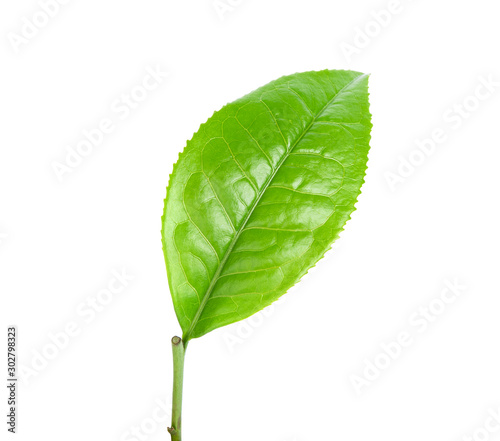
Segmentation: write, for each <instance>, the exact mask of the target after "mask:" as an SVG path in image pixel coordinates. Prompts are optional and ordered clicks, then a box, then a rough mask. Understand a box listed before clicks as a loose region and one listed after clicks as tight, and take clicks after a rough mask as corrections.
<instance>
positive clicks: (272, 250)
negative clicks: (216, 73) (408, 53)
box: [162, 70, 372, 342]
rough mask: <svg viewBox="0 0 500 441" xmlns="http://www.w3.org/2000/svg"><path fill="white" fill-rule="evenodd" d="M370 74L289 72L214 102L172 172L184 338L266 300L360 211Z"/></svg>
mask: <svg viewBox="0 0 500 441" xmlns="http://www.w3.org/2000/svg"><path fill="white" fill-rule="evenodd" d="M367 89H368V77H367V76H366V75H364V74H361V73H359V72H352V71H340V70H324V71H319V72H305V73H298V74H294V75H289V76H285V77H282V78H279V79H278V80H276V81H273V82H271V83H269V84H267V85H265V86H263V87H261V88H260V89H257V90H255V91H253V92H251V93H249V94H248V95H246V96H244V97H243V98H240V99H238V100H236V101H234V102H232V103H230V104H227V105H226V106H224V107H223V108H222V109H221V110H219V111H218V112H215V113H214V114H213V115H212V117H211V118H209V119H208V121H207V122H206V123H204V124H202V125H201V127H200V129H199V131H198V132H197V133H195V134H194V135H193V138H192V139H191V140H190V141H188V143H187V145H186V148H185V149H184V151H183V152H182V153H181V154H180V156H179V160H178V161H177V163H176V164H175V166H174V171H173V173H172V175H171V177H170V182H169V185H168V188H167V197H166V199H165V211H164V215H163V218H162V221H163V229H162V239H163V250H164V254H165V260H166V266H167V273H168V281H169V285H170V290H171V293H172V299H173V302H174V307H175V312H176V315H177V318H178V320H179V323H180V325H181V327H182V330H183V333H184V334H183V339H184V341H186V342H187V341H188V340H189V339H191V338H196V337H200V336H202V335H204V334H206V333H207V332H210V331H212V330H214V329H216V328H218V327H221V326H224V325H228V324H230V323H233V322H236V321H238V320H242V319H244V318H246V317H249V316H250V315H252V314H254V313H255V312H257V311H259V310H261V309H263V308H264V307H266V306H268V305H270V304H271V303H272V302H274V301H275V300H277V299H278V298H279V297H280V296H281V295H283V294H284V293H285V292H286V291H287V290H288V289H289V288H290V287H292V286H293V285H294V284H295V283H297V282H298V281H299V280H300V278H301V277H302V276H303V275H304V274H306V273H307V271H308V270H309V268H311V267H312V266H314V265H315V264H316V262H317V261H318V260H319V259H321V257H323V255H324V253H325V252H326V251H327V250H328V249H329V248H330V246H331V244H332V242H333V241H334V240H335V239H336V238H337V237H338V235H339V233H340V232H341V231H342V229H343V227H344V225H345V223H346V222H347V220H348V219H349V218H350V214H351V213H352V211H353V210H354V204H355V202H356V199H357V197H358V195H359V193H360V188H361V185H362V184H363V182H364V181H363V177H364V174H365V170H366V162H367V154H368V150H369V140H370V129H371V126H372V125H371V122H370V117H371V115H370V112H369V109H368V90H367Z"/></svg>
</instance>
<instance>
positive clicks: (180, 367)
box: [168, 336, 186, 441]
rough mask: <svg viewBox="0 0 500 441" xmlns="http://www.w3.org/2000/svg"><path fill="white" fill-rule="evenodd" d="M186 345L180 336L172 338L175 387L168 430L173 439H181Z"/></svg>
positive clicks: (177, 440)
mask: <svg viewBox="0 0 500 441" xmlns="http://www.w3.org/2000/svg"><path fill="white" fill-rule="evenodd" d="M185 353H186V345H185V344H184V342H183V341H182V339H181V338H180V337H177V336H176V337H174V338H172V354H173V359H174V387H173V393H172V427H169V428H168V431H169V433H170V435H171V437H172V441H181V416H182V383H183V377H184V354H185Z"/></svg>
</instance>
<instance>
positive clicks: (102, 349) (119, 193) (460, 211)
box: [0, 0, 500, 441]
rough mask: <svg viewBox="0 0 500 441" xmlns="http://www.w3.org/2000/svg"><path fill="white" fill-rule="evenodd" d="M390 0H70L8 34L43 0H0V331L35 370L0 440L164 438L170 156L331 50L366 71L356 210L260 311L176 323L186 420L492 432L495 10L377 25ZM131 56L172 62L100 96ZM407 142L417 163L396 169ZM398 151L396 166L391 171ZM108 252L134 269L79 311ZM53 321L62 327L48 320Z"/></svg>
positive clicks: (317, 435) (333, 56) (499, 378)
mask: <svg viewBox="0 0 500 441" xmlns="http://www.w3.org/2000/svg"><path fill="white" fill-rule="evenodd" d="M230 1H232V4H233V5H234V6H231V4H230V3H229V2H230ZM389 3H390V2H389V1H388V0H376V1H368V0H364V1H352V0H341V1H335V2H334V1H327V0H324V1H320V0H308V1H307V2H306V1H298V0H293V1H292V0H280V1H265V0H243V1H239V2H237V1H236V0H222V1H221V2H220V4H219V13H218V12H217V11H216V8H215V7H214V4H213V2H212V0H195V1H181V0H176V1H165V0H163V1H160V0H149V1H141V2H139V1H124V0H108V1H102V0H100V1H98V0H86V1H81V0H72V1H67V4H65V5H63V6H60V8H59V11H57V13H54V14H53V15H54V17H51V18H49V20H48V22H47V23H46V25H45V26H43V27H40V29H38V31H37V29H35V32H36V35H32V36H30V38H26V40H22V41H23V42H22V43H19V40H16V37H14V36H13V34H16V35H17V36H18V37H22V38H25V37H23V27H24V28H25V29H24V31H26V28H29V26H28V25H26V21H25V19H26V20H29V21H32V20H33V19H34V17H36V18H37V19H38V20H41V22H42V23H43V13H42V15H40V14H39V15H36V14H38V13H39V11H41V10H42V9H41V7H40V5H39V4H38V3H37V2H36V1H34V0H16V1H3V2H2V6H1V7H0V32H1V35H2V43H1V45H0V56H1V59H2V68H1V70H0V97H1V98H0V100H1V112H2V114H1V127H2V128H1V130H0V145H1V157H0V191H1V193H0V207H1V211H0V234H1V236H0V237H1V239H0V240H1V243H0V266H1V273H0V290H1V294H2V296H1V298H2V305H1V312H0V314H1V318H2V321H1V324H2V328H1V332H2V333H4V332H5V333H6V327H7V326H8V325H10V324H14V325H16V326H17V327H18V345H19V346H18V351H19V352H18V356H19V363H20V365H22V366H23V369H24V368H26V369H31V371H30V370H28V371H27V372H28V374H25V375H23V376H22V379H23V381H22V382H21V383H20V385H19V389H18V395H19V407H18V434H17V435H16V436H15V437H14V436H10V434H8V433H7V431H6V428H7V427H6V425H5V423H4V422H2V428H1V433H2V435H1V438H2V439H7V436H10V438H12V439H14V438H15V439H17V440H22V441H33V440H40V439H41V440H51V441H62V440H64V441H66V440H69V439H70V440H72V441H80V440H82V441H83V440H90V439H91V440H95V441H99V440H103V441H104V440H106V441H110V440H111V441H113V440H116V441H120V440H122V441H132V440H139V441H146V440H167V439H169V435H168V433H167V431H166V429H167V426H168V425H169V421H167V418H166V417H165V412H164V410H163V409H162V407H161V403H164V402H170V393H171V381H172V369H171V353H170V338H171V337H172V336H173V335H175V334H177V333H178V332H179V326H178V324H177V321H176V318H175V315H174V311H173V307H172V304H171V300H170V297H169V290H168V284H167V278H166V273H165V265H164V260H163V255H162V250H161V240H160V224H161V222H160V216H161V213H162V208H163V198H164V195H165V187H166V185H167V182H168V176H169V174H170V172H171V170H172V164H173V163H174V162H175V161H176V158H177V155H178V153H179V151H181V150H182V148H183V147H184V145H185V142H186V139H188V138H190V137H191V135H192V133H193V132H194V131H196V129H197V128H198V126H199V124H200V123H202V122H204V121H205V120H206V119H207V118H208V117H209V116H210V115H211V114H212V112H213V111H214V110H217V109H219V108H220V107H221V106H222V105H224V104H225V103H226V102H228V101H232V100H234V99H236V98H239V97H240V96H242V95H244V94H246V93H247V92H249V91H251V90H253V89H255V88H257V87H259V86H261V85H263V84H265V83H267V82H268V81H271V80H273V79H275V78H278V77H280V76H282V75H285V74H291V73H294V72H299V71H307V70H319V69H325V68H328V69H342V68H344V69H346V68H347V69H354V70H360V71H363V72H369V73H371V74H372V75H371V79H370V93H371V95H370V99H371V111H372V113H373V123H374V128H373V133H372V135H373V137H372V142H371V151H370V160H369V167H368V172H367V177H366V183H365V185H364V187H363V194H362V195H361V197H360V199H359V202H358V204H357V211H356V212H355V213H354V215H353V218H352V220H351V221H350V222H349V223H348V225H347V228H346V231H345V232H344V233H343V234H342V236H341V238H340V239H339V240H338V241H337V242H336V244H335V246H334V250H333V252H332V253H330V254H329V255H328V256H327V258H325V259H324V260H323V261H321V262H320V264H319V265H318V266H317V268H316V269H315V270H314V271H312V272H311V274H310V275H309V276H307V277H306V278H305V279H304V280H303V281H302V282H301V283H300V284H299V285H298V286H297V287H296V288H294V289H293V291H292V292H291V293H290V294H288V295H286V296H285V297H284V298H283V301H280V302H278V303H277V304H275V306H274V308H271V310H270V311H268V312H267V314H266V315H263V314H260V315H258V316H256V317H255V318H254V320H253V321H248V320H247V321H246V322H243V325H242V323H240V324H235V325H232V326H229V327H226V328H222V329H219V330H217V331H214V332H212V333H210V334H209V335H207V336H205V337H203V338H202V339H199V340H194V341H192V343H191V344H190V346H189V350H188V353H187V359H186V373H185V395H184V399H185V402H184V412H183V415H184V439H185V441H200V440H217V441H226V440H227V441H234V440H238V441H250V440H252V441H254V440H262V441H271V440H272V441H317V440H331V441H336V440H342V441H351V440H353V441H354V440H356V441H358V440H366V439H384V440H386V441H401V440H405V441H417V440H418V441H421V440H424V439H425V440H427V441H438V440H439V441H443V440H444V441H445V440H450V441H452V440H461V439H462V438H463V437H464V436H465V437H466V438H464V439H470V438H467V436H472V435H474V433H475V435H476V439H477V440H482V439H487V437H490V435H491V438H492V439H493V438H495V437H496V439H499V438H498V437H499V436H500V433H490V432H488V430H487V429H484V426H485V424H487V425H488V423H490V424H489V425H488V427H489V430H490V431H491V430H493V429H496V428H497V426H496V425H492V424H493V420H492V419H488V415H489V414H490V413H493V414H494V413H495V412H497V410H498V408H499V405H500V375H499V372H500V356H499V344H498V337H499V335H500V321H499V320H498V317H499V308H500V298H499V281H498V264H499V252H498V250H499V249H500V234H499V228H498V226H499V223H500V214H499V210H498V190H499V181H498V180H499V161H500V149H499V147H500V145H499V141H498V127H499V116H500V115H499V106H500V84H499V83H498V81H500V61H499V57H498V44H499V42H500V27H499V26H498V16H499V12H500V10H499V7H498V3H497V2H495V1H493V0H476V1H475V2H457V1H456V0H455V1H452V0H440V1H431V0H419V1H417V0H414V1H409V0H401V1H400V3H399V6H398V7H397V8H396V9H397V11H399V12H397V13H390V15H389V18H387V14H383V13H382V15H380V14H378V16H379V20H381V18H380V17H382V18H384V17H385V18H384V19H385V22H384V25H383V26H381V25H377V24H374V23H376V22H375V21H374V20H375V19H374V15H373V14H375V15H377V14H376V13H377V12H380V11H381V10H382V9H384V10H387V9H388V7H389ZM223 4H226V5H229V6H227V7H226V9H223ZM393 6H394V4H393V3H392V2H391V7H393ZM389 19H390V23H387V21H388V20H389ZM31 31H33V29H31ZM365 31H366V32H369V33H370V34H371V36H369V37H365V40H364V41H363V37H361V36H360V35H361V34H360V32H365ZM30 35H31V34H30ZM355 38H356V40H355ZM366 38H367V40H366ZM13 41H17V42H18V44H15V43H13ZM356 43H357V44H358V47H356V46H355V44H356ZM347 45H351V46H347ZM360 46H364V47H362V48H361V47H360ZM346 48H350V49H351V53H350V54H349V53H348V52H349V51H347V49H346ZM353 48H354V49H355V51H354V52H355V53H353V52H352V50H353ZM158 66H159V67H158ZM147 68H149V69H158V68H160V70H163V71H168V72H169V75H168V77H166V78H164V79H163V80H162V83H161V84H160V85H158V87H157V88H155V89H154V90H152V91H150V92H148V94H147V97H145V99H144V101H142V102H140V103H139V104H138V105H137V107H136V108H135V109H133V111H131V112H130V115H127V117H124V113H125V111H123V113H119V112H117V111H116V108H115V110H113V109H112V107H111V106H112V105H113V103H114V102H115V101H116V100H117V99H118V100H119V99H120V96H121V95H122V94H123V93H129V91H130V90H131V89H132V88H134V87H135V86H138V85H141V83H142V81H143V79H144V77H145V76H146V75H147V71H146V69H147ZM488 78H490V80H492V79H493V85H492V86H490V89H491V91H490V92H489V93H486V92H487V89H485V88H484V87H479V85H480V84H481V81H488ZM481 79H482V80H481ZM495 79H496V80H497V82H496V83H495V81H494V80H495ZM137 93H139V92H137ZM478 96H479V98H478ZM115 105H116V103H115ZM464 105H465V107H464V108H466V109H468V110H466V115H467V116H466V117H465V116H462V117H457V115H458V113H456V112H458V111H459V110H458V109H459V107H457V106H464ZM446 115H447V116H446ZM464 115H465V114H464ZM121 117H122V119H120V118H121ZM103 118H109V119H111V120H112V121H113V123H114V131H113V132H112V133H110V134H108V135H106V136H105V137H104V140H103V142H102V143H101V144H100V145H98V146H96V147H95V148H94V150H93V152H92V153H91V154H89V155H88V156H86V157H85V158H83V160H82V161H81V164H79V165H78V166H76V167H74V168H72V171H71V172H67V173H64V176H63V179H62V181H60V180H58V178H57V176H56V173H55V172H54V169H53V166H54V163H55V162H58V163H62V164H64V162H65V156H66V154H67V147H68V146H69V147H71V148H75V146H76V145H77V144H78V143H79V142H80V141H81V140H82V139H84V138H83V134H82V133H83V130H92V129H95V128H97V127H98V125H99V123H100V121H101V119H103ZM436 129H441V130H442V132H441V135H440V140H441V141H443V138H446V139H445V140H444V141H443V142H438V143H436V145H435V148H434V151H433V152H431V153H430V154H428V155H426V156H422V154H420V153H419V150H418V147H417V145H416V141H417V140H423V139H426V138H429V137H431V136H432V135H433V131H434V130H436ZM443 133H444V135H443ZM429 145H430V144H429ZM410 158H411V160H412V161H413V162H414V163H415V161H416V162H418V163H419V165H416V166H411V164H410V166H411V167H412V168H413V170H410V171H408V170H406V172H405V170H404V169H403V168H402V166H401V164H402V163H403V162H404V161H408V160H409V159H410ZM419 161H420V162H419ZM398 167H399V168H400V169H401V170H402V172H403V174H404V175H405V177H402V176H401V175H399V179H398V181H397V183H396V185H392V186H391V185H390V184H389V182H388V179H392V181H393V182H394V176H398V173H399V172H398ZM407 168H408V165H407ZM390 173H392V175H391V174H390ZM123 268H124V269H125V271H126V272H127V273H128V274H131V275H132V276H133V277H134V279H133V280H132V281H130V282H129V283H128V285H127V286H126V287H125V288H123V289H122V290H121V292H120V293H117V294H116V295H114V297H113V298H112V300H111V301H110V302H109V303H108V304H106V305H104V306H102V305H100V308H102V311H100V312H99V313H96V314H95V316H93V317H92V320H90V318H91V317H90V313H88V312H87V314H86V315H85V314H84V313H83V311H88V310H89V306H87V305H86V302H88V301H92V300H91V299H92V298H95V297H96V296H97V295H98V293H99V292H100V291H101V290H103V289H105V288H106V287H107V285H108V282H109V281H110V280H111V279H112V278H113V277H114V276H113V274H112V271H113V270H116V271H122V269H123ZM455 279H456V281H458V283H459V284H460V285H463V286H466V288H465V289H463V290H462V291H461V295H460V297H459V298H457V299H456V301H454V302H452V303H450V304H446V305H445V307H444V310H440V313H439V314H436V315H435V316H433V317H432V318H433V319H434V321H433V322H432V323H427V324H428V326H427V328H426V329H425V331H424V332H421V331H422V329H421V327H417V326H416V325H415V323H413V324H412V322H411V317H413V319H415V314H419V308H420V307H422V306H426V305H428V304H429V303H430V302H432V301H433V299H435V298H439V296H440V295H441V293H442V291H443V289H445V286H446V285H445V284H446V283H447V281H448V282H454V281H455ZM439 302H440V301H439V300H437V301H434V303H433V305H434V308H438V309H439V307H440V303H439ZM98 306H99V305H98ZM441 306H442V303H441ZM86 320H87V321H88V322H87V321H86ZM71 323H73V325H71ZM68 324H69V326H70V327H71V326H76V328H77V330H78V332H79V334H78V335H77V336H72V337H67V338H64V337H63V336H61V334H60V333H61V332H62V331H63V330H64V329H65V327H66V326H68ZM421 326H422V327H423V326H424V325H423V324H422V325H421ZM400 332H408V333H409V334H410V335H411V338H412V344H411V345H409V346H408V347H405V348H404V349H402V350H401V351H400V353H399V354H398V355H397V356H396V357H395V359H393V360H390V365H389V366H388V367H385V369H383V370H381V372H379V374H378V377H377V378H375V379H373V381H370V382H369V385H364V386H363V387H362V388H361V390H360V391H359V392H360V393H357V392H358V391H357V389H356V388H355V387H354V385H353V378H354V377H353V375H357V376H358V377H359V378H362V377H363V375H364V373H363V371H364V370H365V368H366V365H367V363H370V362H373V361H374V360H375V358H376V357H378V362H379V364H380V363H382V364H383V362H384V360H385V361H387V359H386V358H384V357H383V356H380V354H381V353H383V352H382V348H381V344H383V343H386V344H388V343H389V342H391V341H394V340H396V339H397V338H398V335H399V334H400ZM51 336H52V337H54V336H59V339H60V340H59V341H60V346H61V348H60V349H58V348H56V347H55V346H53V344H52V343H51ZM2 341H3V342H4V343H3V344H5V341H6V336H5V337H2ZM54 348H55V349H56V350H55V352H54ZM2 352H4V354H5V353H6V349H5V348H3V350H2ZM44 353H45V354H48V355H49V356H50V358H51V359H50V360H47V359H45V362H44V361H43V360H41V357H44V355H43V354H44ZM2 360H3V361H2V372H5V371H4V370H3V369H6V368H5V367H4V366H5V357H2ZM35 360H36V361H35ZM33 363H34V364H33ZM19 368H20V369H21V366H19ZM3 375H5V374H2V376H3ZM20 376H21V373H20ZM374 376H376V374H374ZM2 390H4V392H2V394H1V400H2V409H4V408H5V411H6V400H7V395H6V388H5V386H4V385H2ZM159 403H160V407H159ZM164 406H165V405H164ZM169 406H170V404H168V405H167V406H166V407H169ZM2 415H6V414H2ZM161 419H163V420H164V421H161V422H160V420H161ZM2 420H3V421H5V420H6V418H5V417H3V418H2ZM134 427H135V429H134ZM134 430H135V433H136V435H133V434H132V433H133V431H134ZM146 432H147V433H146ZM6 434H7V435H6ZM4 436H6V438H4ZM10 438H9V439H10Z"/></svg>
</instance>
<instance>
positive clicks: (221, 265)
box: [182, 74, 366, 344]
mask: <svg viewBox="0 0 500 441" xmlns="http://www.w3.org/2000/svg"><path fill="white" fill-rule="evenodd" d="M365 76H366V75H365V74H361V75H358V76H357V77H356V78H354V79H353V80H351V81H350V82H349V83H347V84H346V85H345V86H344V87H342V89H340V90H339V91H338V92H337V93H336V94H335V95H334V96H333V97H332V98H331V99H330V100H329V101H328V102H327V103H326V104H325V105H324V107H323V108H322V109H321V110H320V111H319V112H318V114H317V115H316V116H315V117H314V118H313V119H312V120H311V122H310V123H309V125H308V126H307V127H306V128H305V129H304V131H303V132H302V134H301V135H300V136H299V137H298V138H297V140H296V141H295V142H294V143H293V145H292V146H291V148H290V149H288V150H287V152H286V153H285V155H283V158H282V159H281V160H280V162H279V163H278V164H277V165H276V168H275V170H274V171H273V173H272V174H271V175H270V176H269V178H267V181H266V182H265V183H264V186H263V187H262V191H261V192H260V194H259V195H258V197H257V199H256V201H255V203H254V204H253V206H252V208H251V209H250V211H249V212H248V214H247V216H246V217H245V219H244V220H243V223H242V224H241V226H240V228H239V229H238V231H237V232H236V234H235V236H234V237H233V239H232V240H231V242H230V244H229V247H228V249H227V250H226V252H225V253H224V257H223V258H222V260H221V261H220V263H219V266H218V268H217V271H216V272H215V274H214V276H213V278H212V280H211V282H210V285H209V286H208V289H207V291H206V293H205V295H204V296H203V299H202V301H201V303H200V306H199V307H198V310H197V311H196V314H195V316H194V317H193V320H192V321H191V325H190V326H189V329H188V331H187V332H186V333H184V335H183V337H182V339H183V341H184V343H185V344H187V342H188V341H189V340H190V339H191V334H192V333H193V331H194V329H195V328H196V325H197V324H198V320H199V318H200V316H201V314H202V313H203V310H204V309H205V305H206V304H207V302H208V300H209V299H210V295H211V294H212V291H213V289H214V288H215V284H216V283H217V281H218V280H219V276H220V274H221V272H222V270H223V269H224V266H225V264H226V262H227V260H228V259H229V256H230V255H231V253H232V251H233V248H234V246H235V245H236V242H237V241H238V239H239V238H240V236H241V233H242V232H243V230H244V229H245V227H246V224H247V223H248V220H249V219H250V217H251V216H252V214H253V212H254V210H255V208H256V207H257V206H258V205H259V202H260V200H261V199H262V196H264V193H265V192H266V190H267V189H268V187H269V185H270V184H271V182H272V180H273V179H274V177H275V176H276V173H278V171H279V170H280V168H281V166H282V165H283V163H284V162H285V161H286V159H287V158H288V157H289V156H290V153H291V152H292V151H293V149H294V148H295V147H296V146H297V144H298V143H299V142H300V141H301V140H302V138H303V137H304V136H305V135H306V133H307V132H309V130H310V129H311V127H312V126H313V125H314V123H316V121H317V120H318V118H319V117H321V115H322V114H323V113H324V111H325V110H326V109H327V108H328V107H329V106H330V105H331V104H332V103H333V102H334V101H335V100H336V99H337V97H338V96H339V95H340V94H341V93H342V92H343V91H344V90H345V89H346V88H348V87H349V86H350V85H351V84H353V83H354V82H356V81H358V80H359V79H361V78H363V77H365ZM276 124H277V122H276ZM278 129H279V126H278Z"/></svg>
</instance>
